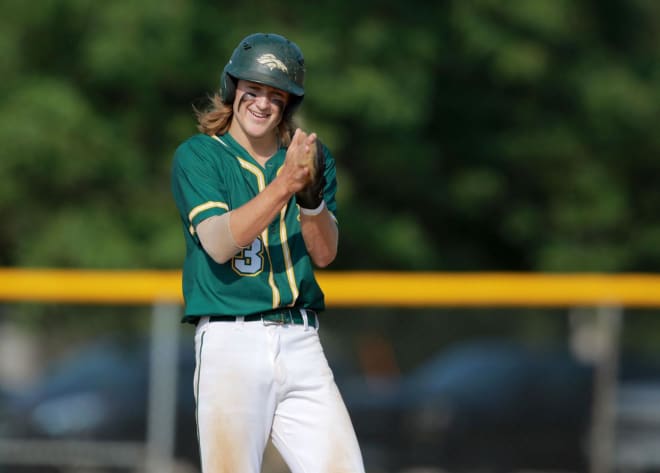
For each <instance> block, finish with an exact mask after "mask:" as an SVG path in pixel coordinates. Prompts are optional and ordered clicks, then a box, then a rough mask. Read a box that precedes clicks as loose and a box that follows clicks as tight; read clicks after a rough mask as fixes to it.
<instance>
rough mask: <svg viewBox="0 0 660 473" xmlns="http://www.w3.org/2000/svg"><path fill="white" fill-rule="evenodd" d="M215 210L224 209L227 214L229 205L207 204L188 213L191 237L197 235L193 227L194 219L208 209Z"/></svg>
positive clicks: (220, 203)
mask: <svg viewBox="0 0 660 473" xmlns="http://www.w3.org/2000/svg"><path fill="white" fill-rule="evenodd" d="M214 208H219V209H224V210H226V211H227V212H229V205H227V204H225V203H224V202H213V201H209V202H205V203H203V204H200V205H198V206H197V207H194V208H193V209H192V210H191V211H190V213H188V221H189V222H190V227H189V228H188V231H189V232H190V234H191V235H194V234H195V227H194V226H193V223H192V222H193V219H194V218H195V217H197V216H198V215H199V214H200V213H202V212H204V211H205V210H208V209H214Z"/></svg>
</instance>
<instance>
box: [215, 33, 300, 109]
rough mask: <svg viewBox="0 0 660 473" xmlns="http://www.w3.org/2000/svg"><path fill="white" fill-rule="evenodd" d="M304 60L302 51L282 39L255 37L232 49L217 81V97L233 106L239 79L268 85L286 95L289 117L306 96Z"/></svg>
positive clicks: (266, 36)
mask: <svg viewBox="0 0 660 473" xmlns="http://www.w3.org/2000/svg"><path fill="white" fill-rule="evenodd" d="M304 78H305V59H304V58H303V54H302V51H301V50H300V48H299V47H298V46H297V45H296V44H295V43H294V42H292V41H290V40H288V39H287V38H285V37H284V36H281V35H278V34H273V33H255V34H251V35H249V36H247V37H245V38H244V39H243V40H242V41H241V42H240V43H239V45H238V46H237V47H236V49H234V52H233V54H232V55H231V58H230V59H229V62H228V63H227V65H226V66H225V68H224V70H223V71H222V77H221V78H220V96H221V98H222V101H223V102H224V103H226V104H231V103H233V102H234V97H235V96H236V82H237V80H238V79H243V80H248V81H251V82H257V83H259V84H264V85H269V86H271V87H275V88H276V89H280V90H284V91H286V92H288V93H289V102H288V104H287V107H286V109H285V113H286V114H292V113H293V112H294V111H295V109H296V108H297V107H298V106H299V105H300V103H301V102H302V99H303V97H304V96H305V88H304V86H303V81H304Z"/></svg>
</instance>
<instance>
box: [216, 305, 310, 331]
mask: <svg viewBox="0 0 660 473" xmlns="http://www.w3.org/2000/svg"><path fill="white" fill-rule="evenodd" d="M304 310H305V312H307V325H309V326H310V327H317V326H318V323H317V315H316V312H314V311H313V310H311V309H304ZM242 319H243V320H244V321H245V322H256V321H263V322H264V323H266V324H267V325H268V324H272V325H285V324H296V325H303V324H304V323H305V321H304V319H303V316H302V314H301V313H300V309H280V310H271V311H268V312H260V313H258V314H250V315H245V316H242ZM237 320H241V316H236V315H212V316H210V317H209V322H236V321H237Z"/></svg>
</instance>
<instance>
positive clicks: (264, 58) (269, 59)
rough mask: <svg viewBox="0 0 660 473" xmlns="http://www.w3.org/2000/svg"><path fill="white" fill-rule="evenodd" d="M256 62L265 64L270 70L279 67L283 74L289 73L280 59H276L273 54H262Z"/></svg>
mask: <svg viewBox="0 0 660 473" xmlns="http://www.w3.org/2000/svg"><path fill="white" fill-rule="evenodd" d="M257 62H258V63H259V64H262V65H264V66H266V67H267V68H268V69H270V70H271V71H272V70H273V69H279V70H280V71H282V72H284V73H285V74H288V73H289V70H288V69H287V67H286V66H285V65H284V63H283V62H282V61H280V60H279V59H277V58H276V57H275V55H274V54H270V53H269V54H262V55H261V56H259V57H258V58H257Z"/></svg>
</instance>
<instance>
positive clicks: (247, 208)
mask: <svg viewBox="0 0 660 473" xmlns="http://www.w3.org/2000/svg"><path fill="white" fill-rule="evenodd" d="M291 196H292V192H290V191H288V190H287V189H286V187H284V186H281V185H279V184H278V183H277V181H274V182H273V183H271V184H270V185H268V186H267V187H266V188H265V189H264V190H263V191H262V192H260V193H259V194H258V195H257V196H255V197H254V198H253V199H252V200H250V201H249V202H247V203H245V204H244V205H242V206H240V207H238V208H236V209H234V210H232V215H231V219H230V228H231V233H232V235H233V236H234V239H235V241H236V243H237V244H238V245H239V246H242V247H244V246H248V245H249V244H250V243H252V242H253V241H254V239H255V238H257V237H258V236H259V235H260V234H261V232H263V231H264V229H265V228H266V227H267V226H268V225H269V224H270V223H271V222H272V221H273V219H275V217H277V215H278V214H279V213H280V211H281V210H282V208H283V207H284V205H285V204H286V203H287V202H288V201H289V199H290V198H291Z"/></svg>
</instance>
